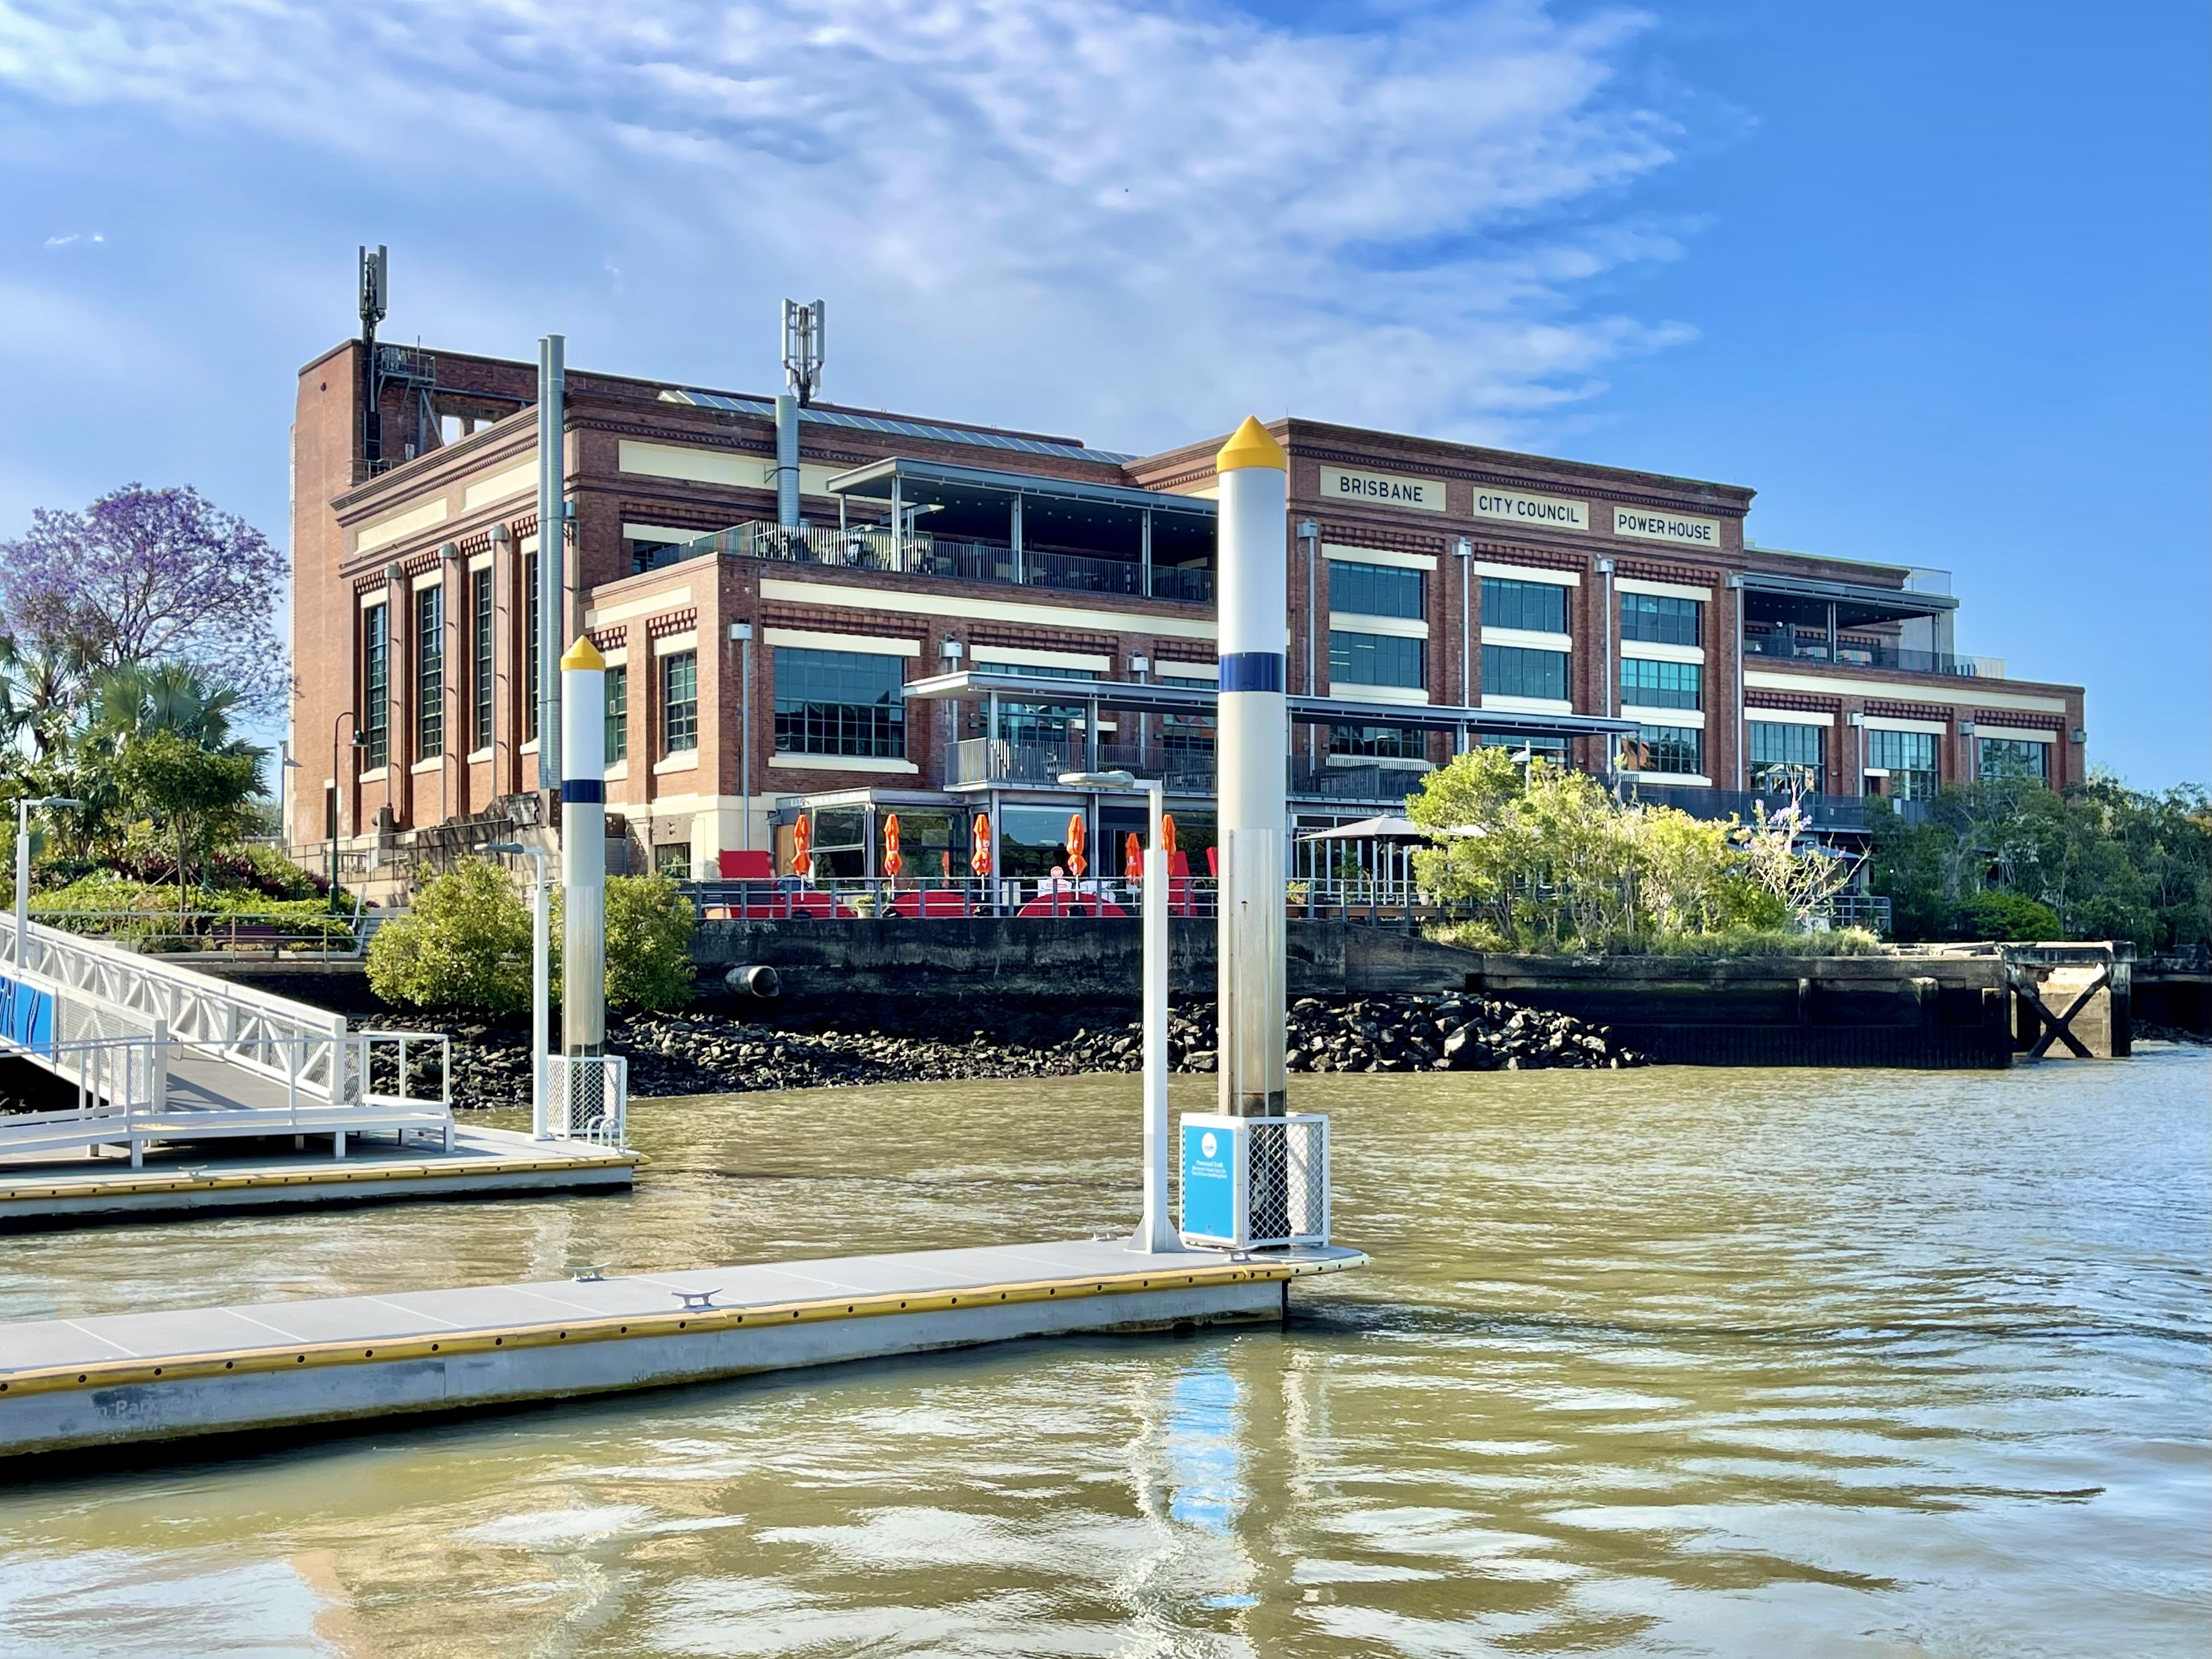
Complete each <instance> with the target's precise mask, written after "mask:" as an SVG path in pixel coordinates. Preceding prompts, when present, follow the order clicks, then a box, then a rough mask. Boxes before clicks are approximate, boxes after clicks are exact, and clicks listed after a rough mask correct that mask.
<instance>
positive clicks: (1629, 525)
mask: <svg viewBox="0 0 2212 1659" xmlns="http://www.w3.org/2000/svg"><path fill="white" fill-rule="evenodd" d="M1613 534H1615V535H1617V536H1633V537H1634V538H1635V539H1636V540H1638V541H1678V542H1680V543H1681V544H1682V545H1683V546H1686V547H1718V546H1720V545H1721V521H1719V520H1718V519H1717V518H1691V517H1688V516H1686V515H1683V514H1681V513H1654V512H1649V511H1646V510H1645V509H1643V508H1641V507H1616V508H1614V509H1613Z"/></svg>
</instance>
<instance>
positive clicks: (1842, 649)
mask: <svg viewBox="0 0 2212 1659" xmlns="http://www.w3.org/2000/svg"><path fill="white" fill-rule="evenodd" d="M1743 653H1744V655H1745V656H1765V657H1786V658H1795V659H1797V660H1800V661H1803V662H1831V661H1832V662H1835V663H1837V664H1838V666H1839V667H1842V668H1893V669H1895V670H1896V671H1898V672H1899V673H1900V674H1947V675H1949V676H1951V677H1953V678H1954V679H1960V680H1976V679H1980V680H2002V679H2003V678H2004V664H2003V662H2002V660H2000V659H1998V658H1996V657H1989V656H1958V655H1956V654H1954V653H1953V652H1950V651H1915V650H1906V649H1905V648H1904V647H1903V646H1900V645H1893V644H1891V643H1889V642H1888V641H1887V640H1886V639H1869V638H1864V637H1859V636H1856V635H1842V636H1839V637H1838V638H1837V640H1836V649H1835V654H1834V656H1832V657H1831V656H1830V655H1829V651H1828V637H1827V636H1826V634H1825V633H1814V632H1810V631H1803V632H1793V631H1791V630H1790V629H1788V628H1771V629H1765V630H1761V629H1758V628H1756V627H1747V628H1746V629H1745V630H1744V635H1743Z"/></svg>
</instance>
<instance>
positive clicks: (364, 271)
mask: <svg viewBox="0 0 2212 1659" xmlns="http://www.w3.org/2000/svg"><path fill="white" fill-rule="evenodd" d="M388 270H389V261H388V255H387V253H386V248H385V247H384V246H383V244H381V243H379V244H378V246H377V249H376V252H375V253H370V252H369V251H368V248H367V247H363V248H362V250H361V348H362V357H364V358H365V359H367V361H366V363H364V364H363V369H362V410H361V455H362V460H365V461H367V462H368V468H369V471H371V472H372V473H374V472H375V471H377V470H378V469H379V468H380V467H381V466H382V464H383V460H384V418H383V416H382V415H381V414H380V412H379V411H380V407H381V404H382V399H383V395H384V376H383V375H381V374H380V373H379V372H378V369H377V359H376V326H377V324H379V323H380V322H382V321H383V320H384V312H385V306H386V299H387V297H388V295H387V290H386V272H387V271H388Z"/></svg>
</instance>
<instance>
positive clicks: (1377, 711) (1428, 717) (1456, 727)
mask: <svg viewBox="0 0 2212 1659" xmlns="http://www.w3.org/2000/svg"><path fill="white" fill-rule="evenodd" d="M905 690H906V695H907V696H908V698H914V699H915V700H918V701H921V702H926V703H932V702H945V701H948V700H950V701H967V700H969V699H973V698H987V697H993V696H997V697H1001V698H1006V699H1007V700H1008V701H1010V702H1017V703H1049V704H1060V705H1063V706H1064V705H1066V704H1073V703H1091V702H1094V701H1095V702H1096V703H1097V704H1098V706H1099V707H1100V708H1102V709H1116V710H1120V711H1122V712H1124V713H1127V714H1181V715H1197V716H1206V715H1210V714H1212V712H1213V711H1214V704H1215V701H1216V700H1217V698H1218V696H1219V693H1218V692H1216V691H1215V690H1214V688H1213V687H1212V686H1163V685H1158V684H1155V683H1150V682H1146V683H1139V682H1138V681H1135V680H1061V679H1057V678H1054V677H1051V676H1048V675H1043V674H983V673H980V672H978V671H977V670H975V669H973V668H963V669H961V670H960V671H959V672H958V673H957V674H933V675H931V676H930V677H929V678H928V679H927V680H908V682H907V684H906V687H905ZM1288 700H1289V703H1290V705H1291V720H1292V721H1294V722H1295V723H1297V724H1299V725H1312V726H1395V727H1396V728H1398V729H1400V730H1402V731H1430V732H1457V731H1460V730H1462V729H1465V730H1473V731H1482V732H1494V733H1496V734H1498V735H1499V736H1504V737H1612V736H1619V735H1626V734H1627V733H1631V732H1633V731H1634V730H1636V722H1634V721H1633V720H1622V719H1619V718H1616V717H1613V716H1611V715H1602V714H1528V713H1523V712H1522V711H1517V710H1516V711H1506V710H1504V709H1476V708H1466V707H1462V706H1460V705H1458V704H1449V703H1379V702H1370V701H1367V700H1366V699H1364V698H1358V697H1303V696H1296V695H1293V696H1292V697H1291V698H1289V699H1288Z"/></svg>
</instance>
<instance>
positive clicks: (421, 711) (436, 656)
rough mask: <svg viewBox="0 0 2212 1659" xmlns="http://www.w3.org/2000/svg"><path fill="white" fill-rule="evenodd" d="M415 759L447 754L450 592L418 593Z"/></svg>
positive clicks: (436, 586) (440, 588)
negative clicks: (447, 669) (447, 664)
mask: <svg viewBox="0 0 2212 1659" xmlns="http://www.w3.org/2000/svg"><path fill="white" fill-rule="evenodd" d="M414 611H415V615H414V623H415V758H416V759H417V760H439V759H444V758H445V753H446V589H445V584H444V583H443V582H433V583H431V584H430V585H429V586H428V587H424V588H417V589H416V590H415V605H414Z"/></svg>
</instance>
